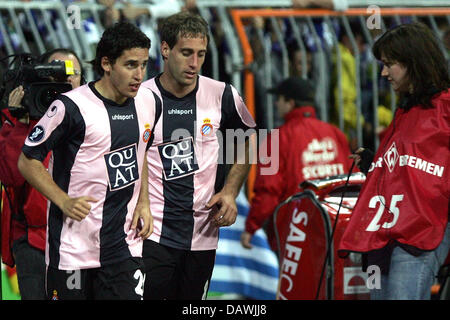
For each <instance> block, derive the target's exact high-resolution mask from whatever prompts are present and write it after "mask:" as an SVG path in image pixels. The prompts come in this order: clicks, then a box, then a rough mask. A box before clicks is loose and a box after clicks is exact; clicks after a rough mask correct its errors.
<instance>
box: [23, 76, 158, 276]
mask: <svg viewBox="0 0 450 320" xmlns="http://www.w3.org/2000/svg"><path fill="white" fill-rule="evenodd" d="M160 115H161V101H160V100H159V98H158V97H157V96H156V95H155V94H154V93H153V92H152V91H151V90H149V89H147V88H141V89H140V90H139V92H138V94H137V96H136V97H135V98H134V99H133V98H129V99H127V100H126V101H125V102H124V103H123V104H121V105H118V104H117V103H115V102H113V101H111V100H108V99H106V98H104V97H102V96H101V95H100V94H99V93H98V91H97V90H96V89H95V87H94V82H91V83H89V84H88V85H84V86H81V87H79V88H77V89H75V90H72V91H70V92H68V93H65V94H63V95H61V96H59V98H58V100H56V101H54V102H53V103H52V104H51V106H50V108H49V109H48V110H47V113H46V114H45V115H44V116H43V117H42V118H41V119H40V121H39V122H38V123H37V125H36V126H35V127H34V129H33V130H32V131H31V133H30V135H29V136H28V138H27V139H26V141H25V145H24V147H23V153H24V154H25V155H26V156H27V157H30V158H34V159H37V160H40V161H41V160H43V159H44V158H45V156H46V155H47V153H48V152H49V151H50V150H52V151H53V152H52V157H51V159H50V165H49V172H50V174H51V175H52V177H53V179H54V181H55V182H56V184H57V185H58V186H59V187H60V188H61V189H62V190H63V191H65V192H67V194H68V195H69V196H70V197H73V198H75V197H81V196H88V195H89V196H91V197H93V198H95V199H97V200H98V201H97V202H95V203H91V211H90V213H89V214H88V216H87V217H86V218H85V219H83V220H82V221H80V222H78V221H75V220H73V219H71V218H69V217H66V216H64V215H63V213H62V211H61V210H60V209H59V208H58V207H57V206H56V205H55V204H53V203H51V204H50V205H49V207H48V211H47V246H46V263H47V265H50V266H52V267H54V268H58V269H61V270H74V269H87V268H96V267H101V266H104V265H108V264H113V263H116V262H119V261H122V260H124V259H127V258H129V257H140V256H141V254H142V240H141V239H140V237H137V235H136V232H135V231H132V230H130V226H131V221H132V216H133V213H134V210H135V207H136V203H137V199H138V195H139V190H140V184H141V179H140V175H141V172H142V165H143V161H144V159H145V158H144V157H145V155H146V151H147V150H148V148H149V146H150V144H151V143H152V140H153V134H152V131H153V130H154V126H155V124H156V122H157V121H158V118H159V116H160Z"/></svg>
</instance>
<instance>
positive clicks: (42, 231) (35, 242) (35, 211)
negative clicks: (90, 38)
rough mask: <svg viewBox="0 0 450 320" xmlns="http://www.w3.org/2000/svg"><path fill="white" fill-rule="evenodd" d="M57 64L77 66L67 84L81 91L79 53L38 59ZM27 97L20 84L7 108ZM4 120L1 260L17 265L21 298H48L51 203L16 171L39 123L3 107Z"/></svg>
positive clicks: (66, 52) (0, 138) (52, 54)
mask: <svg viewBox="0 0 450 320" xmlns="http://www.w3.org/2000/svg"><path fill="white" fill-rule="evenodd" d="M54 60H61V61H63V60H71V61H72V62H73V68H74V74H73V75H71V76H69V77H68V78H67V80H66V81H67V82H69V83H70V84H71V85H72V88H76V87H79V86H80V83H81V81H82V79H83V74H82V69H81V60H79V58H78V57H77V55H76V53H75V52H73V51H72V50H69V49H64V48H58V49H54V50H51V51H48V52H46V53H44V54H43V55H42V56H41V57H40V62H41V63H48V62H51V61H54ZM24 94H25V92H24V88H23V87H22V86H19V87H17V88H15V89H14V90H12V91H11V93H10V94H9V97H8V98H9V99H8V105H9V106H10V107H20V106H21V102H22V99H23V97H24ZM1 120H2V126H1V129H0V154H1V155H2V156H1V157H0V181H1V183H2V184H3V185H4V186H5V187H6V190H5V192H3V210H2V213H1V214H2V219H1V221H2V225H1V235H2V260H3V262H4V263H5V264H6V265H8V266H10V267H13V266H14V265H16V270H17V280H18V284H19V290H20V294H21V298H22V300H44V299H46V293H45V237H46V226H47V218H46V213H47V199H46V198H44V197H43V196H42V195H41V194H40V193H39V192H38V191H37V190H36V189H34V188H33V187H31V186H30V185H29V184H28V183H27V182H26V181H25V179H24V178H23V177H22V175H21V174H20V172H19V169H18V168H17V161H18V159H19V155H20V153H21V152H22V146H23V144H24V141H25V139H26V137H27V136H28V134H29V133H30V131H31V130H32V129H33V127H34V126H35V125H36V123H37V121H38V119H30V117H29V114H28V112H24V113H23V115H19V114H17V115H16V116H15V117H13V116H12V115H11V113H10V112H9V111H8V110H7V109H4V110H2V116H1ZM49 158H50V154H48V155H47V157H46V159H45V161H44V165H45V167H48V162H49Z"/></svg>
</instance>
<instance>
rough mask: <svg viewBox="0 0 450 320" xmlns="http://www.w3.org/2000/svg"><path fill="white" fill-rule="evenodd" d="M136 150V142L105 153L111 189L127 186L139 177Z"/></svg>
mask: <svg viewBox="0 0 450 320" xmlns="http://www.w3.org/2000/svg"><path fill="white" fill-rule="evenodd" d="M136 152H137V148H136V144H132V145H130V146H127V147H124V148H121V149H117V150H114V151H111V152H109V153H107V154H105V155H104V158H105V163H106V168H107V169H108V178H109V189H110V190H111V191H114V190H118V189H122V188H125V187H127V186H129V185H131V184H133V183H134V182H135V181H136V180H138V179H139V171H138V163H137V154H136Z"/></svg>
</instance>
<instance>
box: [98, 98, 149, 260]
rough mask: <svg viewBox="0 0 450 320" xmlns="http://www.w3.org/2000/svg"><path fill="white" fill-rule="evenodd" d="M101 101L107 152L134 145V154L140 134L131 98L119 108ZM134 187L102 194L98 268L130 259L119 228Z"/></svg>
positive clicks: (123, 235) (111, 190) (126, 211)
mask: <svg viewBox="0 0 450 320" xmlns="http://www.w3.org/2000/svg"><path fill="white" fill-rule="evenodd" d="M102 100H103V102H104V104H105V107H106V110H107V112H108V115H109V123H110V128H111V149H110V150H111V152H115V151H116V150H121V149H122V148H125V147H127V148H128V147H130V146H133V145H135V146H136V150H135V151H137V143H138V141H139V138H140V134H139V123H138V118H137V113H136V108H135V104H134V99H128V100H127V101H126V102H125V103H124V104H123V105H116V104H111V102H110V101H107V100H105V99H102ZM120 116H123V117H122V120H120ZM129 150H132V149H129ZM117 159H120V158H115V161H118V160H117ZM105 161H106V160H105ZM136 168H137V163H136ZM138 169H140V168H138ZM117 170H119V169H118V168H112V173H110V176H111V177H110V183H111V179H114V178H115V176H116V175H121V174H122V173H121V172H118V171H117ZM137 172H139V170H138V171H137ZM135 178H137V177H135ZM134 187H135V183H131V184H129V185H127V186H125V187H123V188H119V189H117V190H116V189H113V188H114V186H113V185H110V186H109V188H108V189H107V191H106V197H105V202H104V205H103V220H102V227H101V228H100V264H101V265H102V266H104V265H108V264H112V263H115V262H118V261H122V260H125V259H127V258H129V257H131V253H130V250H129V248H128V244H127V242H126V234H125V231H124V229H123V226H124V225H125V220H126V216H127V214H128V203H129V201H130V200H131V198H132V196H133V191H134Z"/></svg>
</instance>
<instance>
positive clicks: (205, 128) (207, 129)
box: [200, 118, 213, 136]
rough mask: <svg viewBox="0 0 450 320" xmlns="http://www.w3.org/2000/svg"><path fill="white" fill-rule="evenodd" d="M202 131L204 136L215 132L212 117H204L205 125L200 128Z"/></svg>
mask: <svg viewBox="0 0 450 320" xmlns="http://www.w3.org/2000/svg"><path fill="white" fill-rule="evenodd" d="M200 132H201V134H202V136H210V135H211V134H212V133H213V126H212V124H211V120H210V119H208V118H206V119H203V125H202V127H201V129H200Z"/></svg>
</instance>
